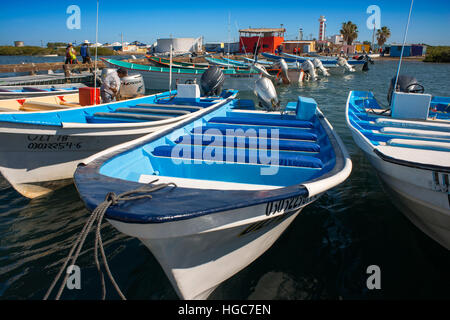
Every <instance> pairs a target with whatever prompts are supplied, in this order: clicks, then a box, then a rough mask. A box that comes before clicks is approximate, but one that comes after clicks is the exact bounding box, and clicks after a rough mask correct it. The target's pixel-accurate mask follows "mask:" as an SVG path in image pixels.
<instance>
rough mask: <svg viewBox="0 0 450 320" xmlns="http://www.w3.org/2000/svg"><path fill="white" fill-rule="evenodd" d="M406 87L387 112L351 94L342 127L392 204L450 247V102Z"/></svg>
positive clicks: (369, 95)
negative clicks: (370, 167) (349, 132)
mask: <svg viewBox="0 0 450 320" xmlns="http://www.w3.org/2000/svg"><path fill="white" fill-rule="evenodd" d="M401 80H402V78H399V83H400V82H401ZM406 80H407V78H406ZM416 86H419V87H421V86H420V85H418V84H416V82H415V81H413V82H411V83H406V85H404V86H403V87H405V88H409V89H414V87H416ZM409 89H408V90H405V91H403V92H402V91H399V92H393V93H392V92H391V93H390V95H392V104H391V108H390V109H382V108H381V107H380V105H379V103H378V102H377V101H376V100H375V97H374V95H373V94H372V93H371V92H362V91H352V92H350V94H349V97H348V102H347V110H346V117H347V125H348V127H349V128H350V130H351V132H352V135H353V139H354V140H355V142H356V144H357V145H358V146H359V147H360V148H361V149H362V150H363V151H364V153H365V154H366V156H367V158H368V159H369V161H370V162H371V163H372V165H373V167H374V168H375V170H376V172H377V174H378V176H379V178H380V180H381V182H382V183H383V186H384V187H385V191H386V193H387V194H388V195H389V196H390V198H392V199H393V203H394V204H395V205H396V206H397V207H398V208H399V209H400V210H401V211H402V212H403V213H404V214H405V216H407V217H408V218H409V219H410V220H411V221H412V222H413V223H414V224H415V225H416V226H417V227H418V228H420V229H421V230H422V231H423V232H424V233H426V234H427V235H428V236H430V237H431V238H432V239H434V240H435V241H437V242H438V243H440V244H441V245H443V246H444V247H445V248H447V249H450V188H449V185H450V183H449V181H450V179H449V178H450V108H449V105H450V98H444V97H432V96H431V95H429V94H423V93H412V92H409V91H410V90H409ZM415 90H416V89H414V90H413V91H415ZM420 91H423V87H422V90H420Z"/></svg>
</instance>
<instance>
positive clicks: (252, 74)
mask: <svg viewBox="0 0 450 320" xmlns="http://www.w3.org/2000/svg"><path fill="white" fill-rule="evenodd" d="M102 60H103V61H104V62H105V63H106V64H108V65H109V66H111V67H114V68H124V69H127V70H129V71H133V72H138V73H140V74H141V75H142V77H143V78H144V82H145V87H146V88H147V89H154V90H167V88H168V87H169V79H170V69H169V68H167V67H156V66H147V65H140V64H135V63H130V62H125V61H119V60H113V59H106V58H102ZM205 71H206V69H196V68H192V69H190V68H189V69H186V68H172V85H173V87H175V85H176V83H180V84H183V83H186V82H190V81H196V82H197V83H200V80H201V77H202V74H203V73H204V72H205ZM223 73H224V75H225V83H224V85H223V86H224V88H226V89H231V88H232V89H235V90H238V91H253V89H254V87H255V82H256V81H257V80H258V79H259V77H260V75H261V72H259V71H258V70H255V69H252V70H236V69H234V68H231V69H224V70H223Z"/></svg>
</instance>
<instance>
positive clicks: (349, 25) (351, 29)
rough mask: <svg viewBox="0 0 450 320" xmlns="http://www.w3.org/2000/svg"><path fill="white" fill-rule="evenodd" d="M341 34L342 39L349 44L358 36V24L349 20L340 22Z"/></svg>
mask: <svg viewBox="0 0 450 320" xmlns="http://www.w3.org/2000/svg"><path fill="white" fill-rule="evenodd" d="M341 34H342V36H343V37H344V41H345V42H347V44H348V45H351V44H352V43H353V41H354V40H356V39H357V38H358V26H357V25H356V24H354V23H353V22H351V21H348V22H344V23H343V24H342V29H341Z"/></svg>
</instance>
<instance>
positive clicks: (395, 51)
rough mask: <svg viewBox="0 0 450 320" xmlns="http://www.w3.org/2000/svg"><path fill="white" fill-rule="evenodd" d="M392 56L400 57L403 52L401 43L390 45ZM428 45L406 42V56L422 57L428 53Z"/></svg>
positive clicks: (404, 53)
mask: <svg viewBox="0 0 450 320" xmlns="http://www.w3.org/2000/svg"><path fill="white" fill-rule="evenodd" d="M388 48H389V50H388V51H389V53H390V55H391V57H400V55H401V53H402V45H401V44H391V45H390V46H388ZM426 51H427V47H426V46H425V45H423V44H405V49H404V52H403V56H404V57H421V56H424V55H425V54H426Z"/></svg>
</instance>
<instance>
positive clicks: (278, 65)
mask: <svg viewBox="0 0 450 320" xmlns="http://www.w3.org/2000/svg"><path fill="white" fill-rule="evenodd" d="M272 68H273V69H280V71H279V72H278V74H277V77H276V79H277V80H280V79H281V81H282V82H283V84H290V83H291V80H290V79H289V74H288V72H289V67H288V65H287V63H286V61H285V60H284V59H280V60H278V61H277V62H275V63H274V64H273V65H272Z"/></svg>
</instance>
